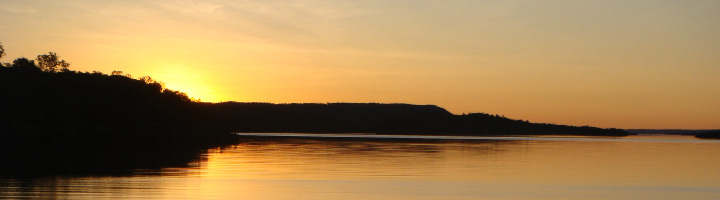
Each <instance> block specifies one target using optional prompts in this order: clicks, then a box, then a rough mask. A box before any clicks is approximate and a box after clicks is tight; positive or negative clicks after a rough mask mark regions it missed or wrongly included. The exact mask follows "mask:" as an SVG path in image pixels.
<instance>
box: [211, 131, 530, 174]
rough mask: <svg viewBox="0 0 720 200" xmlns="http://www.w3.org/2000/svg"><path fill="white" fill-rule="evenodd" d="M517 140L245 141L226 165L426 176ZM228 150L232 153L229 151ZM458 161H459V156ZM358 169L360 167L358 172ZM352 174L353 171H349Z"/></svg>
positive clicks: (503, 148) (493, 153)
mask: <svg viewBox="0 0 720 200" xmlns="http://www.w3.org/2000/svg"><path fill="white" fill-rule="evenodd" d="M522 144H524V142H522V141H498V140H426V139H418V140H407V139H402V140H398V139H393V140H387V139H369V140H368V139H366V138H363V139H345V138H343V139H338V138H331V139H327V138H322V139H320V138H313V139H292V138H288V139H278V138H274V139H257V138H256V139H247V140H243V142H241V143H240V144H238V145H235V146H232V147H230V148H229V149H226V150H225V151H226V153H232V154H235V156H234V157H237V158H241V159H235V160H234V161H231V160H228V162H245V163H236V164H238V165H246V164H247V163H256V164H261V165H269V166H270V165H272V166H278V165H280V166H284V167H285V168H295V169H296V170H309V171H310V172H321V171H330V172H337V173H345V172H347V171H353V170H349V169H356V170H359V171H381V170H390V171H393V172H394V173H396V174H401V175H409V174H414V173H425V172H424V171H425V170H428V169H431V168H426V167H424V166H423V165H443V164H445V163H446V162H463V161H462V160H468V161H469V162H473V163H474V162H476V161H477V160H482V159H485V158H489V157H494V156H497V155H498V154H500V153H502V152H505V151H508V150H509V149H518V148H520V149H521V148H523V147H518V145H522ZM229 151H232V152H229ZM459 157H462V158H459ZM358 168H360V169H358ZM353 173H355V172H353Z"/></svg>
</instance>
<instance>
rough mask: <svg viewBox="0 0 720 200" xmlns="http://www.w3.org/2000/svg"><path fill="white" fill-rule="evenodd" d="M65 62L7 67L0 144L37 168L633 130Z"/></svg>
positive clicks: (42, 58)
mask: <svg viewBox="0 0 720 200" xmlns="http://www.w3.org/2000/svg"><path fill="white" fill-rule="evenodd" d="M1 47H2V46H1V44H0V49H1ZM2 51H4V49H2ZM0 53H2V54H0V56H1V55H4V52H0ZM69 66H70V63H69V62H66V61H64V60H61V59H60V57H59V56H57V54H55V53H52V52H50V53H49V54H46V55H39V56H38V57H37V59H35V60H31V59H27V58H18V59H15V60H14V61H13V62H12V63H4V64H2V66H1V67H0V94H2V98H0V113H2V115H0V137H1V138H2V139H1V140H0V150H1V151H3V152H5V154H7V155H8V156H6V157H5V159H6V160H11V161H13V162H30V163H35V166H41V165H43V164H47V163H52V162H55V161H53V160H52V159H49V160H38V159H30V158H28V153H32V152H33V151H43V152H46V151H50V152H55V153H56V154H58V155H55V157H63V156H66V155H69V154H73V153H78V152H80V151H82V152H83V153H86V154H88V153H89V154H93V155H95V160H94V162H93V163H94V164H97V163H100V164H103V163H105V164H107V165H115V164H116V163H114V162H113V159H117V158H119V157H133V156H132V155H135V154H136V153H138V152H141V151H155V152H157V151H161V152H166V154H162V156H164V157H172V156H169V155H170V154H174V153H176V152H188V151H198V150H201V149H206V148H207V147H213V146H219V145H227V144H233V143H234V142H237V135H234V134H232V133H233V132H296V133H379V134H416V135H475V136H479V135H482V136H493V135H592V136H625V135H628V133H627V132H625V131H623V130H621V129H603V128H596V127H589V126H567V125H556V124H544V123H531V122H528V121H525V120H515V119H509V118H506V117H504V116H500V115H491V114H485V113H471V114H462V115H455V114H452V113H450V112H448V111H447V110H445V109H443V108H440V107H438V106H434V105H410V104H379V103H327V104H312V103H304V104H272V103H239V102H224V103H207V102H199V101H196V100H193V99H191V98H188V96H187V95H186V94H184V93H182V92H180V91H174V90H170V89H167V88H165V87H164V85H163V84H162V83H161V82H159V81H156V80H154V79H152V78H150V77H140V78H137V79H135V78H132V77H131V76H130V75H128V74H125V73H123V72H120V71H114V72H113V73H111V74H104V73H101V72H97V71H96V72H77V71H72V70H70V69H69ZM88 149H93V151H90V152H87V150H88ZM68 151H72V152H68ZM96 154H97V155H96ZM158 156H160V155H158ZM153 159H154V158H148V159H145V161H142V162H149V161H151V160H153ZM98 160H101V161H102V162H97V161H98ZM138 162H140V163H142V162H141V161H138ZM82 164H88V163H82ZM78 165H81V164H78ZM128 167H135V166H134V165H133V166H128Z"/></svg>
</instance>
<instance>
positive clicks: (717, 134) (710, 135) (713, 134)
mask: <svg viewBox="0 0 720 200" xmlns="http://www.w3.org/2000/svg"><path fill="white" fill-rule="evenodd" d="M695 137H697V138H702V139H720V130H713V131H707V132H702V133H698V134H697V135H695Z"/></svg>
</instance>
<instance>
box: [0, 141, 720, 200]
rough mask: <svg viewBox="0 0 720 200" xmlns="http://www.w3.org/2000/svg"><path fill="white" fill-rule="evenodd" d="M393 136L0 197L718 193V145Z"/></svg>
mask: <svg viewBox="0 0 720 200" xmlns="http://www.w3.org/2000/svg"><path fill="white" fill-rule="evenodd" d="M276 136H278V135H276ZM361 136H362V135H361ZM342 137H345V136H342ZM354 137H359V136H357V135H356V136H354ZM362 137H367V136H362ZM372 137H384V136H372ZM390 139H392V138H382V140H386V141H380V140H379V139H377V138H374V139H373V138H371V139H367V140H366V139H359V138H325V139H312V138H308V137H307V136H303V135H298V136H297V137H296V136H293V138H277V137H268V138H265V139H263V140H246V141H243V142H241V143H239V144H237V145H235V146H231V147H227V148H218V149H212V150H210V151H208V152H207V153H205V154H203V155H202V156H201V157H200V158H198V159H197V161H195V162H193V163H191V167H186V168H167V169H163V170H161V171H147V170H137V171H134V172H132V173H131V174H130V175H126V176H90V177H88V176H84V177H83V176H81V177H72V176H61V177H45V178H29V179H28V178H23V179H17V178H15V179H11V178H4V179H0V180H1V181H2V182H0V198H3V197H6V198H7V197H9V198H60V199H97V198H122V199H683V200H685V199H720V157H718V156H717V155H720V140H697V139H694V138H692V137H691V136H658V135H649V136H629V137H622V138H607V137H503V138H484V137H478V138H463V139H462V140H457V139H458V138H457V137H443V138H422V137H420V138H412V139H411V140H408V139H394V140H390Z"/></svg>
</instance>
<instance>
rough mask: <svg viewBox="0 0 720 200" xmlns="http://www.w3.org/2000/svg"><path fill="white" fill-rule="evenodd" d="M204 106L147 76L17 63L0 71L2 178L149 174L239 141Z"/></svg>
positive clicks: (24, 62)
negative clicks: (16, 175)
mask: <svg viewBox="0 0 720 200" xmlns="http://www.w3.org/2000/svg"><path fill="white" fill-rule="evenodd" d="M46 66H47V65H46ZM58 69H60V70H58ZM199 108H200V107H199V104H197V103H195V102H193V101H192V100H191V99H189V98H188V97H187V95H185V94H184V93H181V92H177V91H172V90H168V89H165V88H163V86H162V84H161V83H160V82H157V81H154V80H152V79H151V78H149V77H143V78H140V79H132V78H130V77H128V76H126V75H119V74H118V75H107V74H102V73H100V72H92V73H88V72H75V71H71V70H67V65H65V67H62V66H61V68H47V69H43V68H41V67H39V66H38V65H36V64H35V62H34V61H33V60H29V59H25V58H20V59H16V60H15V61H13V63H12V64H6V65H5V66H0V154H1V155H2V157H1V158H0V163H3V164H2V165H0V172H2V173H12V172H13V171H18V170H20V171H28V172H31V173H42V172H43V171H44V170H53V171H74V170H79V169H107V168H108V167H109V166H112V167H113V169H117V168H137V167H141V168H145V167H150V168H151V167H156V166H160V165H162V164H168V163H174V164H177V163H176V162H179V161H182V162H183V163H187V161H188V160H192V159H193V158H194V157H193V156H192V155H196V154H197V153H198V152H200V151H201V150H204V149H207V147H213V146H219V145H224V144H230V143H234V142H236V140H234V139H235V138H236V137H235V136H233V135H232V134H231V133H230V131H229V130H222V129H219V128H220V127H212V126H209V125H208V124H209V123H207V122H206V119H205V116H203V115H202V113H203V112H202V111H201V110H199ZM162 158H173V159H169V160H168V159H162ZM181 158H182V159H181ZM48 166H52V167H48ZM84 171H87V170H84ZM48 173H52V172H48Z"/></svg>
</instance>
